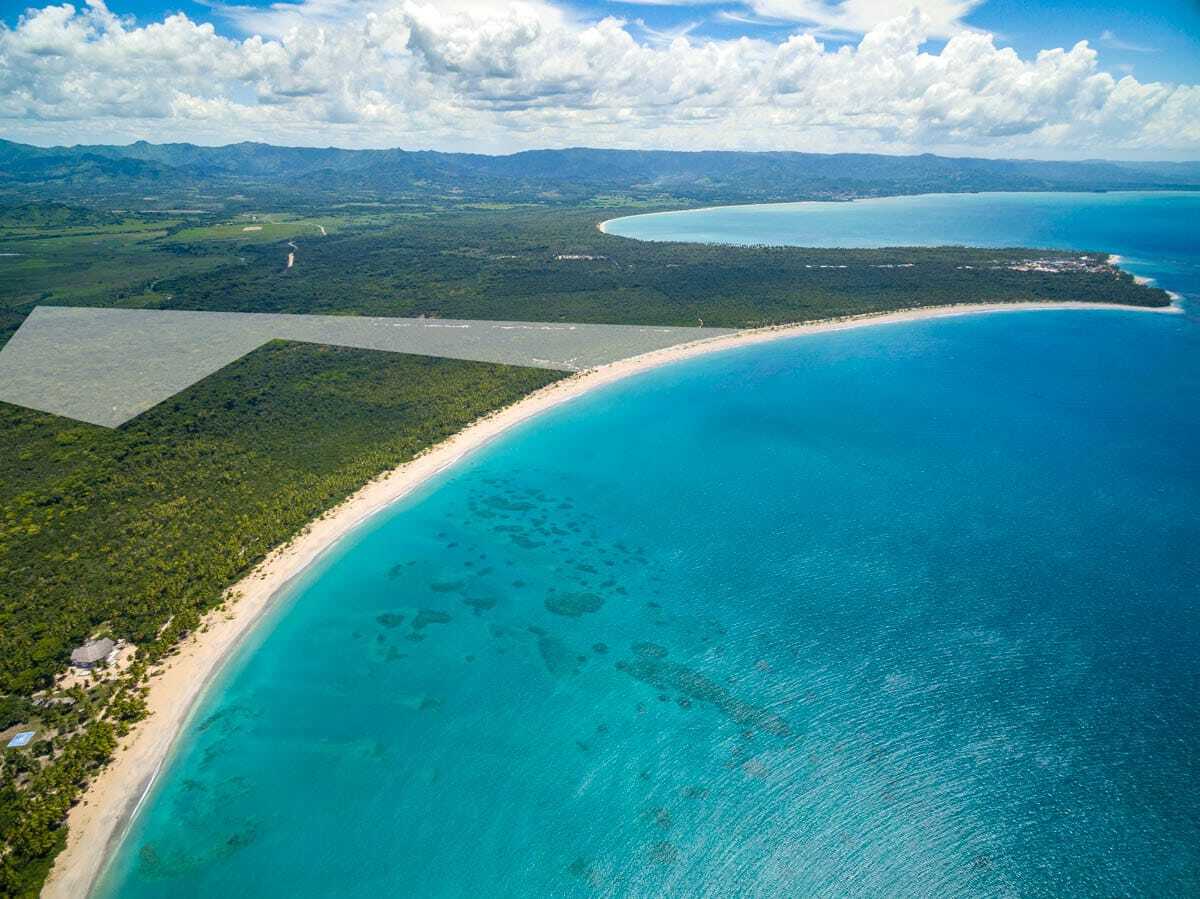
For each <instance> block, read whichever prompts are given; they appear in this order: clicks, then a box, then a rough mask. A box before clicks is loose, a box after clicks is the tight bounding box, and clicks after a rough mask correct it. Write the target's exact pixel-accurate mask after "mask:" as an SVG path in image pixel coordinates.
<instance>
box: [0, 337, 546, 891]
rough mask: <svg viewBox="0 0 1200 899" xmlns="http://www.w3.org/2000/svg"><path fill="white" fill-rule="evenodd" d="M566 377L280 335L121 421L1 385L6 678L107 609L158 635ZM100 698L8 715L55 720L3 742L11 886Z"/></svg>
mask: <svg viewBox="0 0 1200 899" xmlns="http://www.w3.org/2000/svg"><path fill="white" fill-rule="evenodd" d="M559 377H561V374H560V373H558V372H548V371H542V370H538V369H527V368H513V367H508V366H498V365H488V364H484V363H473V362H460V361H455V360H448V359H429V358H424V357H415V356H400V355H395V354H386V353H371V352H367V351H361V350H348V349H336V348H329V347H316V346H308V345H299V344H284V343H275V344H271V345H268V346H267V347H264V348H263V349H261V350H259V351H257V352H255V353H253V354H251V355H250V356H247V357H246V358H244V359H242V360H240V361H239V362H237V363H235V364H234V365H232V366H230V367H229V368H227V369H225V370H223V371H221V372H219V373H218V374H216V375H214V376H212V377H211V378H208V379H206V380H205V381H203V382H201V383H200V384H197V385H195V386H194V387H192V388H190V389H189V390H187V391H185V392H184V393H182V394H180V395H179V396H177V397H176V398H175V399H174V400H172V401H171V402H169V403H167V404H164V405H163V406H160V407H158V408H156V409H154V410H152V411H151V412H149V413H147V414H145V415H143V416H141V417H139V418H138V419H136V420H134V421H133V422H131V423H130V424H129V425H128V426H126V427H124V428H122V429H119V430H107V429H104V428H98V427H94V426H91V425H83V424H78V423H75V422H70V421H66V420H64V419H60V418H56V417H54V416H49V415H43V414H40V413H36V412H32V411H29V410H24V409H19V408H16V407H13V406H7V405H3V404H0V431H2V432H3V433H4V435H5V440H4V442H3V444H2V445H0V509H3V518H2V519H0V689H2V690H3V691H4V692H11V693H16V694H27V693H29V692H31V691H33V690H37V689H41V688H44V687H46V686H47V685H48V684H49V683H50V681H51V678H52V676H53V675H54V674H55V673H56V672H57V671H59V670H61V668H62V666H63V662H64V659H65V658H66V655H67V654H68V653H69V651H70V649H71V647H72V646H73V645H74V644H76V643H78V642H80V641H81V640H83V639H85V638H86V637H87V636H88V635H89V634H90V633H91V632H92V631H93V630H95V629H96V628H97V626H99V625H101V624H102V623H103V624H105V625H106V626H107V629H108V630H109V631H111V632H112V633H113V635H114V636H121V637H126V638H129V639H131V640H135V641H138V642H139V643H141V644H143V645H145V646H146V647H148V648H150V649H151V650H152V651H156V652H159V653H161V651H163V650H164V649H165V648H167V647H169V646H170V645H171V643H172V642H173V641H174V638H175V637H177V636H178V635H179V634H180V633H183V632H186V631H187V630H188V629H189V628H190V627H193V626H194V625H195V624H196V623H197V622H198V620H199V613H201V612H202V611H204V610H205V609H207V608H209V607H212V606H213V605H215V604H217V603H218V602H219V601H220V600H221V598H222V592H223V590H224V588H226V587H227V586H228V585H229V584H230V583H232V582H233V581H235V580H236V579H237V577H238V576H239V575H240V574H242V573H243V572H245V571H246V570H248V569H249V568H250V567H251V566H253V565H254V564H255V563H256V562H257V561H258V560H259V559H261V558H262V556H263V555H264V554H265V553H266V552H267V551H268V550H269V549H271V548H272V547H274V546H276V545H278V544H279V543H281V542H283V541H285V540H286V539H288V538H289V537H290V536H292V535H293V534H295V533H296V532H297V531H299V530H300V529H301V528H302V527H303V525H304V524H305V523H306V522H308V521H309V520H311V519H312V518H314V517H315V516H316V515H318V514H319V513H320V512H322V511H323V510H325V509H327V508H329V507H330V506H332V505H334V504H336V503H337V502H338V501H339V500H341V499H342V498H344V497H345V496H347V495H348V494H349V493H351V492H353V491H354V490H355V489H356V488H357V487H359V486H360V485H362V484H363V483H364V482H365V481H367V480H369V479H370V478H371V477H373V476H374V475H376V474H378V473H379V472H380V471H383V470H386V469H388V468H391V467H394V466H395V465H398V464H400V463H401V462H403V461H405V460H407V459H410V458H412V456H413V455H414V454H416V453H417V452H419V451H420V450H422V449H424V448H425V447H427V446H429V445H431V444H434V443H437V442H439V441H440V440H442V439H444V438H445V437H447V436H449V435H450V434H452V433H454V432H455V431H457V430H460V429H461V428H462V427H463V426H464V425H466V424H467V423H468V422H470V421H471V420H473V419H475V418H477V417H478V416H480V415H482V414H484V413H487V412H489V411H491V410H494V409H496V408H499V407H501V406H504V405H507V404H508V403H510V402H512V401H513V400H516V399H518V398H519V397H521V396H523V395H524V394H525V393H527V392H529V391H531V390H533V389H536V388H537V387H540V386H543V385H545V384H547V383H550V382H552V381H553V380H555V379H557V378H559ZM167 622H170V625H171V626H170V628H169V629H168V630H167V631H166V632H163V631H162V628H163V625H164V624H166V623H167ZM130 689H132V685H131V687H130ZM9 704H12V701H11V700H10V702H9ZM93 706H94V707H95V709H96V710H98V711H102V712H103V714H99V715H89V714H83V715H82V716H79V717H78V719H77V720H73V721H72V722H71V725H72V727H73V728H74V729H65V730H64V729H62V728H63V722H62V721H61V720H58V719H55V718H54V717H51V716H50V715H48V713H47V709H45V708H36V709H34V710H33V714H32V715H31V716H29V717H26V715H28V712H29V709H28V706H25V707H24V708H22V707H20V706H17V707H15V708H13V709H12V710H11V711H12V714H9V715H8V716H7V719H6V723H5V726H8V725H9V723H10V722H11V723H15V721H12V719H14V718H16V719H17V720H20V721H22V722H23V723H24V724H27V725H28V726H30V727H32V728H35V729H38V730H39V732H41V733H45V732H47V731H49V732H52V733H53V732H57V733H58V736H57V737H55V739H54V740H53V745H52V746H47V747H46V752H45V754H46V755H47V757H48V760H50V759H52V760H53V761H52V763H51V764H49V765H48V766H46V767H45V768H42V767H41V766H40V765H33V766H30V765H29V762H28V761H27V757H28V754H27V753H26V752H24V751H18V750H11V751H9V752H7V753H6V755H5V761H4V772H3V773H4V777H5V781H6V783H7V784H8V785H9V787H10V789H8V791H7V792H5V791H0V824H5V823H6V822H7V824H11V825H12V829H11V830H10V829H9V827H7V826H6V827H5V835H6V839H7V841H8V842H9V844H10V847H11V849H12V852H15V853H16V854H15V855H11V856H10V858H9V864H8V865H6V866H2V867H0V894H4V893H5V892H6V891H14V892H17V891H19V889H18V888H19V887H20V886H21V884H22V883H24V882H25V881H26V880H30V882H32V883H34V884H36V883H37V882H40V881H38V879H37V877H32V879H31V874H30V867H31V866H32V869H33V870H34V871H35V872H40V874H42V875H44V873H45V871H44V869H45V862H44V859H45V856H46V854H47V853H52V852H54V851H57V849H58V848H59V841H60V838H61V833H60V831H61V827H60V826H59V824H60V821H61V819H62V816H63V814H65V812H66V810H67V808H69V806H70V802H71V801H73V799H74V797H75V795H76V792H74V791H72V790H70V789H69V786H70V785H71V784H76V785H77V784H80V783H82V782H83V780H84V774H83V768H80V766H81V765H82V766H84V767H85V768H86V767H88V766H94V765H95V764H99V763H100V762H102V761H103V760H104V758H106V757H107V754H108V752H110V751H111V748H112V745H111V741H112V736H113V735H112V718H113V717H114V715H116V716H117V717H118V719H119V718H120V716H121V714H122V708H121V707H120V706H119V705H118V706H117V707H116V708H115V709H114V706H113V704H112V702H101V701H100V700H96V701H95V702H93ZM56 708H57V707H51V708H50V709H49V711H50V712H53V711H54V710H55V709H56ZM80 708H85V707H80ZM22 712H24V713H25V715H23V714H22ZM85 748H86V749H87V752H86V753H85V752H84V750H85ZM64 766H67V773H63V768H64ZM56 771H57V772H59V773H57V774H54V773H48V772H56ZM17 777H21V778H22V781H23V785H24V786H25V789H24V790H22V791H20V792H19V793H17V792H14V791H13V790H11V783H12V781H13V779H15V778H17ZM26 778H28V782H25V779H26ZM39 876H40V875H39Z"/></svg>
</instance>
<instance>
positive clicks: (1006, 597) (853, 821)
mask: <svg viewBox="0 0 1200 899" xmlns="http://www.w3.org/2000/svg"><path fill="white" fill-rule="evenodd" d="M988 196H991V197H995V196H997V195H978V197H976V196H972V195H962V197H963V200H962V202H963V203H965V204H968V205H969V204H974V203H982V202H983V200H981V199H979V198H980V197H988ZM999 196H1003V197H1009V196H1019V197H1026V198H1032V199H1027V200H1023V201H1013V202H1014V203H1015V204H1016V205H1015V206H1012V207H1008V208H1009V210H1010V212H1009V213H1007V214H1002V213H1000V212H997V211H996V210H995V208H994V207H993V208H992V210H991V211H990V212H989V211H987V210H986V209H983V208H980V209H975V210H974V211H973V212H972V213H971V214H970V215H966V214H964V215H963V217H961V220H960V225H961V227H959V228H958V230H957V231H955V233H956V234H957V235H958V236H957V238H956V239H949V240H944V239H942V238H941V235H942V234H943V233H945V231H946V230H947V229H950V230H953V226H952V225H950V224H942V225H939V226H937V227H934V226H933V225H927V224H923V223H922V221H921V216H920V215H919V214H917V213H915V212H913V211H912V210H913V208H914V207H910V208H909V211H908V213H906V214H905V213H903V212H895V213H893V212H888V213H887V215H886V216H883V215H882V214H881V217H880V218H879V219H878V220H877V224H878V225H879V227H880V228H882V223H883V222H885V221H887V220H888V219H887V217H888V216H891V219H890V224H889V225H888V229H889V233H894V235H895V236H896V237H897V239H895V240H886V241H884V240H880V234H881V233H882V232H881V231H878V230H877V231H876V232H874V238H875V243H872V244H869V245H878V243H881V242H886V243H898V244H905V243H909V244H911V243H935V244H937V243H985V244H986V245H1027V244H1030V243H1033V244H1035V245H1044V246H1051V247H1064V246H1065V247H1078V248H1079V249H1089V250H1108V251H1111V252H1115V253H1120V254H1122V255H1124V256H1127V257H1128V258H1129V259H1130V260H1131V266H1136V267H1135V268H1134V270H1135V271H1137V273H1138V274H1143V275H1146V276H1150V277H1156V278H1158V279H1159V282H1160V284H1161V286H1163V287H1165V288H1167V289H1170V290H1175V291H1178V292H1180V293H1183V294H1185V296H1186V295H1192V294H1194V293H1195V292H1196V291H1197V282H1196V280H1195V274H1196V272H1197V271H1198V270H1200V269H1198V265H1200V260H1198V258H1197V253H1198V248H1197V247H1196V246H1195V245H1194V242H1193V241H1192V239H1191V238H1190V237H1188V236H1187V235H1189V234H1190V233H1192V232H1191V231H1190V230H1187V229H1185V230H1183V231H1182V232H1180V230H1179V229H1180V228H1182V227H1183V225H1184V223H1185V222H1186V223H1188V224H1190V223H1191V222H1194V221H1195V220H1196V219H1195V215H1196V213H1197V212H1200V208H1198V207H1197V206H1196V205H1192V204H1196V203H1197V202H1198V201H1200V198H1192V197H1190V196H1182V197H1181V196H1179V195H1174V194H1170V195H1144V194H1138V195H1124V196H1126V198H1127V202H1126V205H1124V206H1122V205H1121V203H1120V197H1121V196H1122V195H1117V194H1111V195H1106V194H1097V195H1092V194H1086V195H1060V196H1054V197H1049V196H1046V195H999ZM1064 196H1070V197H1076V196H1078V197H1080V198H1081V199H1079V200H1078V201H1071V200H1067V199H1063V197H1064ZM869 202H870V203H873V204H879V205H884V206H885V208H886V202H891V201H869ZM896 202H897V203H900V202H901V201H896ZM936 202H940V201H936V200H935V199H927V198H906V199H905V200H904V201H903V203H912V204H917V206H918V207H919V205H920V204H921V203H933V204H935V205H936ZM955 202H959V201H955ZM997 202H1001V201H997ZM1002 202H1008V201H1007V200H1005V201H1002ZM1072 202H1078V203H1079V204H1083V205H1080V206H1072V205H1071V203H1072ZM1021 203H1025V204H1031V205H1024V206H1022V205H1020V204H1021ZM1088 204H1093V205H1088ZM1094 204H1099V205H1103V204H1109V205H1107V206H1104V208H1105V209H1106V210H1107V212H1106V213H1105V214H1104V215H1103V216H1101V215H1100V213H1099V212H1097V208H1098V206H1097V205H1094ZM834 205H835V206H836V212H835V213H833V215H834V216H835V218H833V219H827V221H826V223H825V225H824V226H822V225H821V224H820V222H819V221H817V218H819V217H814V218H811V219H810V217H809V216H810V213H808V212H807V211H806V212H802V213H798V214H797V216H798V217H799V219H801V220H803V221H806V222H808V221H811V222H812V227H811V229H810V230H806V231H805V233H804V235H798V233H797V232H796V231H795V223H794V222H793V223H792V224H788V225H786V226H774V225H772V226H770V227H768V226H765V225H764V226H762V227H760V228H759V230H758V231H757V232H755V233H754V234H751V233H750V231H749V230H747V229H743V234H744V237H745V239H744V240H740V241H734V240H732V239H727V240H726V242H744V243H785V242H806V243H807V242H812V243H817V244H820V243H823V242H826V243H828V244H829V245H848V244H845V243H841V244H836V243H834V241H835V240H838V239H841V240H850V239H861V240H866V239H867V238H868V237H870V236H871V235H870V234H867V232H866V229H865V226H861V225H854V226H853V229H851V228H850V226H849V225H846V224H844V223H839V222H840V220H838V219H836V216H844V215H848V214H849V213H846V212H844V211H843V208H844V209H847V210H848V209H851V208H853V206H855V205H858V204H834ZM775 208H776V207H770V209H775ZM823 208H825V209H829V208H832V207H829V206H825V207H823ZM1035 210H1042V212H1035ZM1046 210H1049V211H1046ZM718 213H719V211H717V210H713V211H698V212H688V213H683V214H672V215H671V216H663V217H649V216H648V217H639V218H631V219H625V220H621V221H620V222H614V223H612V224H611V225H610V231H612V232H613V233H628V232H629V229H630V228H631V227H635V226H633V225H631V224H630V223H634V222H639V223H640V224H638V225H636V227H637V228H640V229H642V234H640V235H638V236H644V237H649V236H651V235H650V234H649V233H648V231H647V230H646V229H647V228H650V230H653V229H654V228H660V226H659V225H647V224H646V223H647V222H650V221H651V220H654V221H658V222H661V221H662V220H664V219H666V220H670V221H674V222H678V221H680V220H685V219H686V220H687V221H689V222H691V221H694V220H692V219H687V217H689V216H709V219H710V220H709V224H708V225H705V226H704V227H705V228H707V229H708V233H709V234H710V235H714V234H715V235H725V237H726V238H728V236H729V235H730V234H731V233H732V232H733V231H734V230H737V229H736V228H733V227H732V226H724V225H723V226H722V227H721V228H717V227H715V226H713V225H712V216H713V215H716V214H718ZM976 213H977V215H976ZM726 214H727V215H733V216H739V215H742V213H726ZM764 214H765V213H761V212H757V213H746V214H745V215H748V216H750V217H754V216H756V215H764ZM854 214H857V213H854ZM932 214H933V213H931V215H932ZM1038 216H1043V218H1040V219H1038ZM973 217H974V218H978V221H979V224H978V225H977V226H974V225H969V224H966V222H968V221H970V220H973ZM1046 217H1048V220H1049V221H1051V222H1052V224H1045V222H1046V221H1047V218H1046ZM1101 218H1102V219H1103V221H1097V220H1098V219H1101ZM1018 219H1019V221H1018ZM1034 219H1037V220H1038V221H1041V222H1042V224H1040V225H1037V227H1036V228H1034V227H1033V226H1032V225H1031V224H1030V222H1031V221H1032V220H1034ZM1071 219H1074V220H1075V221H1077V222H1078V225H1079V230H1078V231H1077V232H1076V233H1075V234H1074V235H1073V236H1068V235H1067V234H1066V232H1067V230H1068V224H1067V222H1068V221H1069V220H1071ZM989 220H990V221H991V224H990V225H989V224H987V222H988V221H989ZM1054 223H1056V224H1054ZM688 227H692V226H691V225H688ZM741 227H742V226H741V225H739V226H738V228H741ZM805 227H806V228H808V227H809V226H807V225H806V226H805ZM675 228H676V230H675V231H674V232H671V231H669V229H668V228H666V226H661V228H660V230H659V231H658V235H659V237H658V239H696V234H695V233H692V236H691V237H685V236H683V235H684V232H683V231H681V230H680V228H679V226H678V225H676V226H675ZM788 229H791V230H788ZM849 230H857V232H858V235H857V237H854V238H852V237H851V236H850V235H849V234H848V233H847V232H848V231H849ZM784 231H787V232H788V233H790V234H792V238H791V240H784V239H782V238H783V237H785V236H786V234H784ZM1058 232H1061V233H1058ZM813 233H816V234H820V235H822V236H824V237H828V238H829V240H828V241H821V240H810V239H809V236H810V235H811V234H813ZM839 234H841V235H842V237H840V238H839V237H838V235H839ZM1039 234H1041V235H1044V237H1042V238H1037V239H1035V238H1036V235H1039ZM1122 235H1124V236H1122ZM801 236H803V237H804V238H805V239H804V240H803V241H801V240H800V237H801ZM922 236H927V237H928V238H929V239H928V240H919V239H918V238H919V237H922ZM986 236H990V237H991V238H992V239H991V240H989V241H984V240H983V238H984V237H986ZM1106 236H1107V238H1109V239H1105V238H1106ZM1117 237H1120V239H1117ZM709 239H716V238H713V237H710V238H709ZM854 245H864V244H854ZM1135 260H1136V261H1135ZM1197 397H1200V328H1198V327H1197V324H1196V322H1195V321H1194V320H1193V319H1192V318H1191V317H1190V316H1187V315H1179V316H1176V315H1161V314H1149V313H1132V312H1121V311H1100V312H1068V311H1053V312H1013V313H1005V314H998V315H985V316H978V317H965V318H961V319H947V320H937V321H925V322H916V323H908V324H903V325H887V326H880V327H875V328H864V329H861V330H857V331H848V332H834V333H825V334H819V335H813V336H808V337H803V338H797V339H789V340H784V341H780V342H778V343H775V344H768V345H762V346H756V347H747V348H744V349H739V350H734V351H730V352H728V353H725V354H722V355H718V356H712V357H708V358H703V359H698V360H694V361H690V362H686V363H681V364H678V365H674V366H671V367H667V368H663V369H659V370H656V371H653V372H650V373H648V374H645V375H642V376H639V377H637V378H635V379H632V380H630V381H627V382H624V383H621V384H617V385H614V386H611V387H608V388H604V389H601V390H598V391H596V392H595V393H593V394H590V395H588V396H586V397H584V398H582V399H581V400H579V401H577V402H575V403H573V404H572V405H570V406H569V407H564V408H560V409H558V410H556V411H553V412H551V413H548V414H546V415H545V416H543V417H542V418H540V419H538V420H536V421H534V422H531V423H529V424H527V425H525V426H523V427H522V428H520V429H518V430H516V431H514V432H512V433H510V434H509V435H508V436H506V437H505V438H504V439H502V440H500V441H499V442H497V443H495V444H494V445H492V446H491V447H490V448H489V449H488V450H487V451H485V452H483V453H480V454H478V455H477V456H475V457H473V458H472V459H470V460H468V461H467V462H466V463H465V464H463V465H461V466H459V467H457V468H455V469H453V470H451V471H449V472H446V473H445V474H444V475H442V476H441V477H440V478H439V479H438V480H437V481H436V482H434V483H431V484H430V485H428V486H427V487H426V489H424V490H423V491H421V492H420V493H419V494H417V495H414V496H412V497H410V498H408V499H406V500H404V501H403V502H401V503H399V504H397V505H396V506H394V507H393V508H391V509H389V510H388V511H387V512H386V513H385V514H383V515H380V516H378V517H377V518H375V519H374V520H372V521H371V522H370V523H369V524H368V525H366V526H364V527H363V528H361V529H360V530H359V531H357V532H355V534H354V535H353V536H352V537H351V538H350V539H347V540H346V541H344V542H343V543H342V544H341V545H339V546H338V547H337V548H336V549H335V550H334V551H333V552H331V553H330V554H329V555H328V556H327V557H326V558H325V559H324V560H323V561H322V562H321V563H320V564H319V565H318V566H317V567H315V568H313V569H312V570H310V571H309V572H308V573H307V574H306V575H305V576H304V577H303V578H302V579H301V580H300V581H299V582H298V583H296V584H295V585H294V586H293V588H292V589H291V590H290V591H289V593H288V595H287V596H286V597H284V598H283V601H282V602H281V604H280V605H279V606H278V608H277V609H276V611H275V613H274V614H273V615H272V616H271V618H270V619H269V620H268V621H267V622H266V623H265V624H264V625H263V626H262V627H261V628H260V629H259V630H258V631H257V632H256V633H255V635H254V637H253V639H252V640H251V641H249V642H248V643H247V644H246V646H245V647H244V648H243V650H242V651H241V652H240V653H239V654H238V656H237V657H236V658H235V659H234V660H233V662H232V663H231V664H230V665H229V666H228V668H227V669H226V670H225V672H224V673H223V675H222V676H221V677H220V678H219V679H218V680H217V682H216V683H215V684H214V686H213V688H212V689H211V690H210V691H209V693H208V695H207V697H206V698H205V700H204V701H203V703H202V705H201V707H200V708H199V709H198V710H197V714H196V716H195V719H194V722H193V724H192V726H191V727H190V728H189V729H188V730H187V732H186V733H185V734H184V735H183V736H182V737H181V740H180V742H179V745H178V747H177V750H176V753H175V755H174V757H173V759H172V760H171V762H170V764H169V765H168V767H167V768H166V769H165V770H164V773H163V776H162V777H161V779H160V780H159V782H158V784H157V786H156V788H155V789H154V791H153V792H152V794H151V795H150V797H149V798H148V801H147V802H146V804H145V807H144V808H143V809H142V812H141V814H140V815H139V817H138V818H137V820H136V821H135V822H134V825H133V828H132V830H131V833H130V834H129V836H128V837H127V839H126V840H125V842H124V843H123V845H122V847H121V848H120V850H119V852H118V854H117V856H116V858H115V860H114V862H113V864H112V866H111V867H110V869H109V871H108V872H107V875H106V877H105V878H104V881H103V883H102V884H101V885H100V887H99V888H98V893H99V894H100V895H102V896H122V897H143V896H144V897H151V896H162V895H172V896H176V897H188V896H212V895H221V894H226V895H289V896H314V897H315V896H326V895H342V896H380V895H413V896H461V895H489V896H491V895H503V896H525V895H570V896H589V895H622V896H624V895H636V896H660V895H698V894H705V895H734V894H737V895H794V896H808V895H847V896H925V895H966V896H1008V895H1022V896H1039V897H1041V896H1045V897H1056V896H1063V895H1071V896H1111V895H1153V896H1173V895H1179V896H1184V895H1195V894H1196V893H1197V892H1200V789H1197V779H1196V768H1195V759H1196V750H1197V747H1198V746H1200V703H1198V702H1197V700H1198V699H1200V600H1198V595H1200V554H1198V553H1197V551H1196V547H1197V546H1200V453H1197V452H1196V446H1197V445H1198V443H1200V414H1198V408H1200V407H1198V400H1197Z"/></svg>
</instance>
